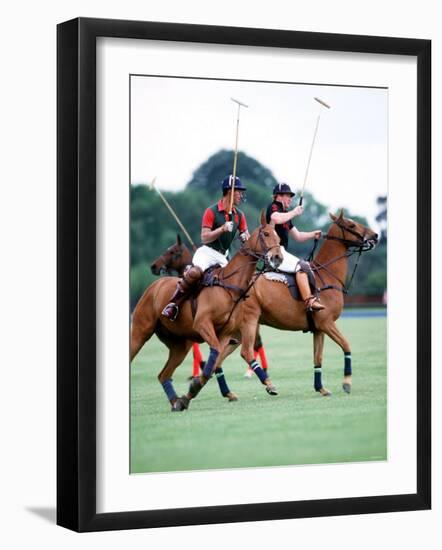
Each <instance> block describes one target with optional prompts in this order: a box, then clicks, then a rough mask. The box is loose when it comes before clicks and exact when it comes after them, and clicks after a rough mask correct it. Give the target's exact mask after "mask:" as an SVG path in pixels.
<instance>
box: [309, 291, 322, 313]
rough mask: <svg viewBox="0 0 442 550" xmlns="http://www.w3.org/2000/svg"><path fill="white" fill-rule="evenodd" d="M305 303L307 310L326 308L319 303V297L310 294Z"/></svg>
mask: <svg viewBox="0 0 442 550" xmlns="http://www.w3.org/2000/svg"><path fill="white" fill-rule="evenodd" d="M304 304H305V310H306V311H312V312H313V311H320V310H321V309H325V306H323V305H322V304H320V303H319V298H317V297H316V296H313V295H312V296H309V297H308V298H306V299H305V300H304Z"/></svg>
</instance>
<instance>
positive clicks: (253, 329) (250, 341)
mask: <svg viewBox="0 0 442 550" xmlns="http://www.w3.org/2000/svg"><path fill="white" fill-rule="evenodd" d="M257 329H258V318H257V317H254V318H253V319H247V321H246V322H244V324H243V326H242V328H241V335H242V346H241V357H242V358H243V359H244V361H246V363H247V364H248V365H249V367H250V369H251V370H253V372H254V373H255V374H256V376H257V377H258V378H259V380H260V382H261V384H263V385H264V386H265V387H266V391H267V393H268V394H270V395H278V392H277V390H276V387H275V386H274V385H273V382H272V381H271V380H270V378H269V375H268V374H267V372H266V371H265V370H264V369H263V368H262V366H261V365H260V364H259V363H258V361H257V360H256V359H255V354H254V344H255V338H256V333H257Z"/></svg>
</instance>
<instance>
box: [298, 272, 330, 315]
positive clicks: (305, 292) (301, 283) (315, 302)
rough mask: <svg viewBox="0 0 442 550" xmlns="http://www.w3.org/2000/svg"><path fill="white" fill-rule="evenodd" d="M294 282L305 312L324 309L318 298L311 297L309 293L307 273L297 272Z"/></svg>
mask: <svg viewBox="0 0 442 550" xmlns="http://www.w3.org/2000/svg"><path fill="white" fill-rule="evenodd" d="M296 282H297V283H298V288H299V292H300V293H301V297H302V299H303V300H304V304H305V309H306V311H319V310H321V309H325V306H323V305H322V304H321V303H320V302H319V298H317V297H316V296H313V294H312V293H311V291H310V285H309V282H308V275H307V273H305V272H304V271H297V272H296Z"/></svg>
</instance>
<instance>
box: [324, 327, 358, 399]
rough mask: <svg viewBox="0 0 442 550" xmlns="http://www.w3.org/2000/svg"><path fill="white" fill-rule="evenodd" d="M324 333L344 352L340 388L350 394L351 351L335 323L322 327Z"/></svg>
mask: <svg viewBox="0 0 442 550" xmlns="http://www.w3.org/2000/svg"><path fill="white" fill-rule="evenodd" d="M324 332H325V333H326V334H327V335H328V336H330V338H331V339H332V340H333V341H334V342H336V343H337V344H338V346H340V347H341V349H342V351H343V352H344V380H343V382H342V388H343V390H344V391H345V392H346V393H350V392H351V375H352V370H351V349H350V344H349V343H348V341H347V339H346V338H345V337H344V336H343V334H342V333H341V332H340V330H339V329H338V327H337V326H336V325H335V323H333V324H331V325H329V326H328V327H324Z"/></svg>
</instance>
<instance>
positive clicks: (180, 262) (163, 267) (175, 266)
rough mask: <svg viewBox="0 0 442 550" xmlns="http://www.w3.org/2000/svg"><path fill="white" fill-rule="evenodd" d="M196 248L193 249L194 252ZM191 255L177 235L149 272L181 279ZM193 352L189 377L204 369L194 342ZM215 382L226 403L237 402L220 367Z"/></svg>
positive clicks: (190, 260)
mask: <svg viewBox="0 0 442 550" xmlns="http://www.w3.org/2000/svg"><path fill="white" fill-rule="evenodd" d="M195 250H196V248H195V247H194V251H195ZM192 258H193V253H192V252H190V250H189V249H188V248H187V246H186V245H185V244H184V243H183V242H182V241H181V237H180V235H179V234H177V236H176V243H174V244H173V245H171V246H169V248H168V249H167V250H165V251H164V252H163V253H162V254H161V255H160V256H158V258H157V259H156V260H154V261H153V262H152V263H151V264H150V270H151V271H152V273H153V275H168V276H173V274H174V273H176V274H178V277H182V276H183V274H184V270H185V268H186V267H187V266H188V265H190V264H191V263H192ZM192 352H193V374H192V376H191V377H190V380H191V379H192V377H195V376H199V375H200V370H201V369H202V368H203V367H204V364H205V363H204V361H203V356H202V354H201V350H200V346H199V344H197V343H196V342H194V343H193V344H192ZM215 377H216V381H217V382H218V387H219V391H220V392H221V395H222V396H223V397H225V398H226V399H228V401H238V396H237V395H236V393H234V392H232V391H231V390H230V388H229V386H228V384H227V381H226V377H225V375H224V371H223V369H222V368H221V367H218V368H216V370H215Z"/></svg>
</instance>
